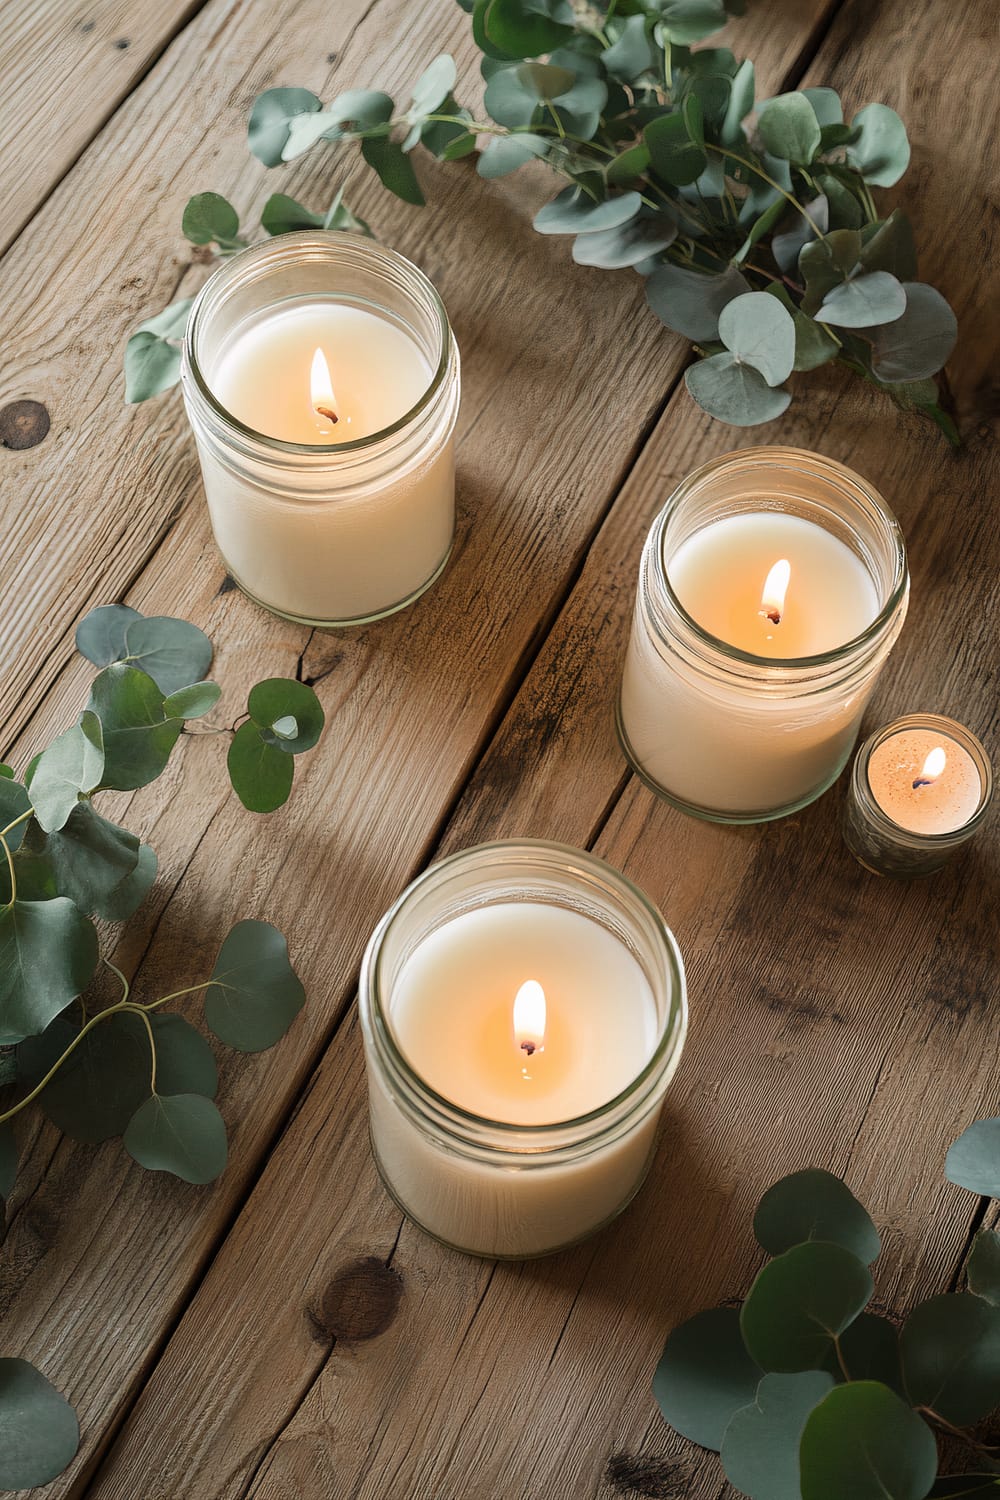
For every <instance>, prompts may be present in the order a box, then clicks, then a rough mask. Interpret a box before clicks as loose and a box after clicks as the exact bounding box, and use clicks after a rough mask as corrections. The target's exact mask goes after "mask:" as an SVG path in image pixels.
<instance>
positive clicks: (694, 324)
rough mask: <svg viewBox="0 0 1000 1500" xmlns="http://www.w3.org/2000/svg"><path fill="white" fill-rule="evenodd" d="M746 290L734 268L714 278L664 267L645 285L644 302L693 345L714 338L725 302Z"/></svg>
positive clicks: (744, 279) (681, 268)
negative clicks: (692, 341) (645, 298)
mask: <svg viewBox="0 0 1000 1500" xmlns="http://www.w3.org/2000/svg"><path fill="white" fill-rule="evenodd" d="M749 290H750V284H749V282H748V281H747V280H746V278H745V277H744V276H742V275H741V273H740V272H739V271H737V269H736V268H735V266H727V268H726V270H725V271H720V272H719V273H718V275H705V274H703V273H702V272H700V271H689V270H687V269H686V267H684V266H675V265H664V266H661V267H660V269H659V270H658V271H654V272H653V274H652V275H651V276H650V278H649V280H648V281H647V282H646V297H647V300H648V302H649V305H650V307H651V308H652V309H653V311H654V312H655V314H656V316H657V317H658V318H659V320H660V322H661V323H665V324H666V325H667V327H668V328H672V329H673V331H674V332H675V333H680V334H683V335H684V337H685V338H689V339H693V340H695V341H696V342H697V343H705V342H708V341H709V340H711V339H714V338H716V337H717V336H718V332H719V314H720V313H721V312H722V309H723V308H724V307H725V306H726V303H727V302H731V301H732V300H733V298H734V297H739V296H740V295H741V294H742V293H743V292H749ZM761 383H762V384H763V382H761Z"/></svg>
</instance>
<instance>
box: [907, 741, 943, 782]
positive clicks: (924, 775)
mask: <svg viewBox="0 0 1000 1500" xmlns="http://www.w3.org/2000/svg"><path fill="white" fill-rule="evenodd" d="M947 764H948V757H947V755H945V753H944V751H943V750H942V748H941V746H940V745H935V746H934V749H933V750H932V751H931V752H930V754H929V755H928V756H927V759H926V760H925V761H924V764H923V768H922V770H921V772H920V775H919V776H918V777H917V778H916V780H915V781H914V783H913V790H914V791H916V790H917V787H919V786H933V785H934V783H935V781H937V779H938V777H939V776H940V775H941V772H942V771H943V770H944V768H945V766H946V765H947Z"/></svg>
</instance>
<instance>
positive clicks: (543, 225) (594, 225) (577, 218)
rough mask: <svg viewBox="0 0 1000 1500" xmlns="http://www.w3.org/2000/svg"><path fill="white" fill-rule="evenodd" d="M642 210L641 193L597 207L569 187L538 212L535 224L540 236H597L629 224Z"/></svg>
mask: <svg viewBox="0 0 1000 1500" xmlns="http://www.w3.org/2000/svg"><path fill="white" fill-rule="evenodd" d="M641 207H642V199H641V198H640V196H639V194H638V193H620V194H619V195H618V197H616V198H606V199H605V200H604V202H603V203H595V202H594V200H593V198H591V197H590V196H589V195H588V194H587V193H584V192H582V191H581V190H580V189H579V188H575V187H568V188H564V189H563V191H562V192H561V193H560V194H559V195H558V197H556V198H553V199H552V202H551V203H546V205H545V207H544V208H540V209H539V210H538V213H537V214H536V215H535V219H534V224H535V228H536V229H537V230H538V232H539V234H596V233H598V232H599V231H601V230H605V229H617V228H619V227H620V226H621V225H623V224H628V223H630V222H631V220H632V219H634V218H635V217H636V215H637V214H638V212H639V210H640V208H641Z"/></svg>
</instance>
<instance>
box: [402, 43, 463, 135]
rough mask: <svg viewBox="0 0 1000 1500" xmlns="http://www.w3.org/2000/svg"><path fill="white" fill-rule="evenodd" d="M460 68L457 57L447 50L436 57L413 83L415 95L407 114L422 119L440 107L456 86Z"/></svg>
mask: <svg viewBox="0 0 1000 1500" xmlns="http://www.w3.org/2000/svg"><path fill="white" fill-rule="evenodd" d="M457 77H458V69H457V68H456V67H455V59H454V58H453V57H451V56H450V54H449V53H447V52H442V53H440V54H439V56H437V57H435V59H434V61H433V62H432V63H429V64H428V66H427V67H426V68H425V69H424V71H423V72H422V73H421V75H420V77H419V78H418V79H417V81H416V83H415V84H414V85H413V96H412V98H411V99H410V107H409V109H408V110H407V114H408V115H409V117H410V119H411V120H413V119H422V118H423V117H424V116H425V115H433V114H435V113H436V111H437V110H439V109H440V107H441V105H442V104H443V103H444V101H445V100H446V99H447V98H448V95H449V94H450V93H451V91H452V89H453V88H454V87H455V80H456V78H457Z"/></svg>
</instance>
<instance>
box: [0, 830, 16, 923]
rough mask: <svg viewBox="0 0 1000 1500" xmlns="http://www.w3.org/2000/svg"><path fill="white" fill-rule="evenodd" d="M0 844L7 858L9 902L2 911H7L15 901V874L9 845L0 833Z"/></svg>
mask: <svg viewBox="0 0 1000 1500" xmlns="http://www.w3.org/2000/svg"><path fill="white" fill-rule="evenodd" d="M0 844H3V852H4V854H5V855H6V856H7V869H8V870H9V871H10V900H9V901H8V902H7V903H6V905H5V906H4V908H3V909H4V911H9V910H10V908H11V907H12V906H13V905H14V902H15V901H16V900H17V874H16V873H15V870H14V856H13V854H11V852H10V845H9V844H8V842H7V840H6V839H5V838H4V836H3V834H2V833H0Z"/></svg>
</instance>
